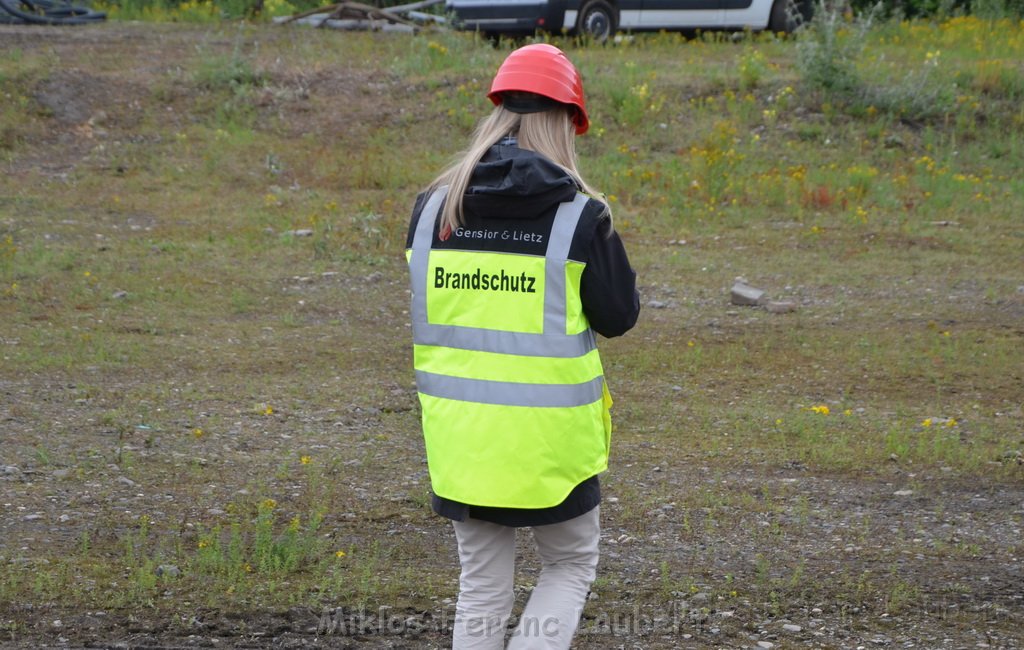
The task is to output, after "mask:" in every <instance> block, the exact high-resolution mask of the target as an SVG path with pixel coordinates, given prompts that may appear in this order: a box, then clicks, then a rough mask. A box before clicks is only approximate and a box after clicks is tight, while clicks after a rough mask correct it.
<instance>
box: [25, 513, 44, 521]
mask: <svg viewBox="0 0 1024 650" xmlns="http://www.w3.org/2000/svg"><path fill="white" fill-rule="evenodd" d="M42 518H43V516H42V515H40V514H38V513H37V514H31V515H25V521H38V520H40V519H42Z"/></svg>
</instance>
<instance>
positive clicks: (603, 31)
mask: <svg viewBox="0 0 1024 650" xmlns="http://www.w3.org/2000/svg"><path fill="white" fill-rule="evenodd" d="M617 27H618V15H617V13H616V11H615V9H614V8H612V6H611V5H610V4H608V3H607V2H605V0H592V1H591V2H588V3H586V4H585V5H583V9H581V10H580V16H579V19H577V21H576V35H577V36H582V37H584V38H590V39H592V40H594V41H596V42H598V43H604V42H605V41H607V40H608V39H610V38H611V37H612V36H614V35H615V29H616V28H617Z"/></svg>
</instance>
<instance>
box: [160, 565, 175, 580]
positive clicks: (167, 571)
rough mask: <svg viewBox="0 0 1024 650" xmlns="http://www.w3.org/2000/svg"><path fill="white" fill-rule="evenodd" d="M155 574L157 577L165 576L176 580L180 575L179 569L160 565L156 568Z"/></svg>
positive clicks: (173, 566)
mask: <svg viewBox="0 0 1024 650" xmlns="http://www.w3.org/2000/svg"><path fill="white" fill-rule="evenodd" d="M156 574H157V575H158V576H167V577H169V578H177V577H178V576H180V575H181V569H179V568H178V567H177V566H175V565H173V564H161V565H160V566H158V567H157V568H156Z"/></svg>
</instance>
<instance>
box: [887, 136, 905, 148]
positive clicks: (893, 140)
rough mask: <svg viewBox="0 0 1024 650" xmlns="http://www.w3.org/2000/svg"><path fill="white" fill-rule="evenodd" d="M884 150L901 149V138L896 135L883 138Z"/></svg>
mask: <svg viewBox="0 0 1024 650" xmlns="http://www.w3.org/2000/svg"><path fill="white" fill-rule="evenodd" d="M885 148H886V149H902V148H903V138H901V137H900V136H898V135H887V136H885Z"/></svg>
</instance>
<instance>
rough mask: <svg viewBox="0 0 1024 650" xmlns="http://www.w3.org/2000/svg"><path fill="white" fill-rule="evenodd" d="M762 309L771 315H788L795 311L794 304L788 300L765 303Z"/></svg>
mask: <svg viewBox="0 0 1024 650" xmlns="http://www.w3.org/2000/svg"><path fill="white" fill-rule="evenodd" d="M764 308H765V309H767V310H768V312H769V313H771V314H789V313H791V312H794V311H796V303H795V302H792V301H790V300H782V301H778V302H774V301H773V302H769V303H766V304H765V306H764Z"/></svg>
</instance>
